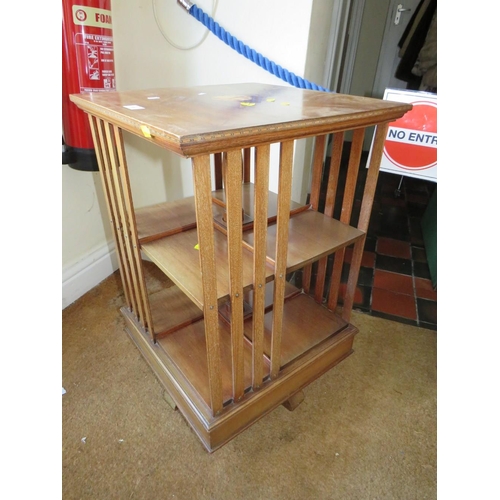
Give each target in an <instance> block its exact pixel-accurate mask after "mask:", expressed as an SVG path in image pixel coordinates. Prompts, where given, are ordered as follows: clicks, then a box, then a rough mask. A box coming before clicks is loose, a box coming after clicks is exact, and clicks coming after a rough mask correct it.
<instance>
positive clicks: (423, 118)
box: [384, 101, 437, 170]
mask: <svg viewBox="0 0 500 500" xmlns="http://www.w3.org/2000/svg"><path fill="white" fill-rule="evenodd" d="M411 104H412V105H413V109H412V110H411V111H408V113H406V114H405V115H404V116H402V117H401V118H399V119H398V120H396V121H394V122H392V123H391V124H390V127H389V131H388V133H387V138H386V141H385V145H384V154H385V156H386V157H387V158H388V159H389V161H391V162H392V163H393V164H394V165H397V166H398V167H400V168H403V169H407V170H424V169H427V168H431V167H434V166H436V165H437V105H436V104H435V103H434V102H430V101H417V102H412V103H411Z"/></svg>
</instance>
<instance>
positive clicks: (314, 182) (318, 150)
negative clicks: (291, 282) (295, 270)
mask: <svg viewBox="0 0 500 500" xmlns="http://www.w3.org/2000/svg"><path fill="white" fill-rule="evenodd" d="M327 137H328V135H318V136H317V137H316V141H315V144H314V156H313V164H312V178H311V196H310V198H309V203H310V204H311V207H312V209H313V210H318V206H319V195H320V191H321V177H322V175H323V162H324V160H325V146H326V139H327ZM311 275H312V265H311V264H309V265H307V266H305V267H304V269H303V273H302V288H303V289H304V291H305V292H306V293H309V290H310V289H311Z"/></svg>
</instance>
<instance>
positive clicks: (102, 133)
mask: <svg viewBox="0 0 500 500" xmlns="http://www.w3.org/2000/svg"><path fill="white" fill-rule="evenodd" d="M97 129H98V132H99V144H100V149H101V151H102V154H103V164H104V166H105V168H104V175H105V177H106V184H107V186H108V189H109V195H110V200H111V204H112V207H113V217H114V221H115V228H116V234H117V235H118V242H119V244H118V248H119V251H120V254H121V265H122V267H123V270H124V276H125V282H124V288H125V287H126V289H127V290H128V297H129V301H130V302H129V309H130V310H131V311H132V312H133V313H134V314H137V303H136V299H135V294H134V289H133V280H132V271H131V267H130V261H129V259H128V255H127V247H126V243H125V237H124V234H123V227H122V221H121V216H120V210H119V206H118V196H119V194H118V193H117V192H116V186H115V183H114V182H113V177H112V172H111V158H110V152H109V148H108V143H107V140H106V130H105V129H106V127H105V122H104V121H103V120H98V121H97Z"/></svg>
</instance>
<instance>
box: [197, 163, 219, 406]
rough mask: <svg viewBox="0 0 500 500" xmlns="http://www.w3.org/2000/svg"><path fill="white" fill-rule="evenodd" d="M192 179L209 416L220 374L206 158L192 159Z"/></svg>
mask: <svg viewBox="0 0 500 500" xmlns="http://www.w3.org/2000/svg"><path fill="white" fill-rule="evenodd" d="M192 162H193V180H194V193H195V207H196V227H197V232H198V243H199V247H200V269H201V275H202V287H203V315H204V320H205V339H206V344H207V363H208V385H209V389H210V406H211V408H212V414H213V415H216V414H218V413H219V412H220V411H221V410H222V404H223V401H222V375H221V359H220V338H219V335H220V334H219V317H218V316H219V315H218V307H217V279H216V269H215V245H214V233H213V231H214V229H213V220H212V193H211V179H210V177H211V176H210V157H209V156H208V155H203V156H195V157H194V158H193V160H192Z"/></svg>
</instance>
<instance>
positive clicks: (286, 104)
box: [281, 102, 290, 106]
mask: <svg viewBox="0 0 500 500" xmlns="http://www.w3.org/2000/svg"><path fill="white" fill-rule="evenodd" d="M281 105H282V106H290V103H289V102H282V103H281Z"/></svg>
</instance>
